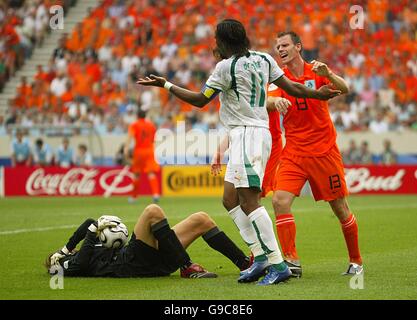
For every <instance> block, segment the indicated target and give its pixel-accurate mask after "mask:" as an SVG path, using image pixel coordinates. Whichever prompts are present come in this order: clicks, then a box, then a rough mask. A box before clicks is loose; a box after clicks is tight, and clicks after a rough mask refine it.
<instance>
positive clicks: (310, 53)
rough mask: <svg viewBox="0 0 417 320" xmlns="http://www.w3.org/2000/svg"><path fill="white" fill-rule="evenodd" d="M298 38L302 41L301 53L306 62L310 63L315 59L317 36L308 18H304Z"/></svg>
mask: <svg viewBox="0 0 417 320" xmlns="http://www.w3.org/2000/svg"><path fill="white" fill-rule="evenodd" d="M300 37H301V39H303V53H304V58H305V60H306V61H308V62H310V61H312V60H315V59H317V56H318V48H317V43H316V41H317V40H316V39H317V34H316V29H315V27H314V25H313V23H312V22H311V20H310V16H308V15H307V16H305V17H304V23H303V25H302V26H301V28H300Z"/></svg>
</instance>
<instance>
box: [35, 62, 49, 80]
mask: <svg viewBox="0 0 417 320" xmlns="http://www.w3.org/2000/svg"><path fill="white" fill-rule="evenodd" d="M36 70H37V72H36V75H35V80H40V81H45V82H46V81H47V79H48V74H47V73H46V72H45V71H44V70H43V67H42V65H40V64H38V65H37V67H36Z"/></svg>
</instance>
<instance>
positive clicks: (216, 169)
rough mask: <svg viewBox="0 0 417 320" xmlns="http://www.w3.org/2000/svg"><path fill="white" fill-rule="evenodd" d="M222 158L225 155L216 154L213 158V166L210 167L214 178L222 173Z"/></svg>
mask: <svg viewBox="0 0 417 320" xmlns="http://www.w3.org/2000/svg"><path fill="white" fill-rule="evenodd" d="M222 158H223V155H222V154H221V153H220V152H218V151H217V152H216V153H215V154H214V156H213V159H212V160H211V165H210V169H211V174H212V175H213V176H217V175H219V174H220V173H221V172H222V163H221V162H222Z"/></svg>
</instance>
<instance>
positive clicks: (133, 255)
mask: <svg viewBox="0 0 417 320" xmlns="http://www.w3.org/2000/svg"><path fill="white" fill-rule="evenodd" d="M123 251H124V252H123V254H122V255H123V264H122V265H120V266H119V268H118V271H117V273H118V275H119V276H121V277H161V276H168V275H170V274H171V273H173V272H175V271H176V270H178V268H179V267H180V266H179V265H178V262H177V261H170V260H169V259H168V258H167V257H166V256H165V255H164V254H163V252H161V251H159V250H157V249H155V248H153V247H151V246H149V245H147V244H146V243H145V242H143V241H141V240H138V239H136V236H135V234H134V233H133V234H132V237H131V238H130V241H129V243H128V245H127V246H126V247H125V248H124V249H123Z"/></svg>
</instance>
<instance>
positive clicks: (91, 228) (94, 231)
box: [88, 222, 98, 233]
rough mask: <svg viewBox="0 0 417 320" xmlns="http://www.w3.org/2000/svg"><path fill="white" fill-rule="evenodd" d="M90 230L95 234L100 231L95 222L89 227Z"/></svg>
mask: <svg viewBox="0 0 417 320" xmlns="http://www.w3.org/2000/svg"><path fill="white" fill-rule="evenodd" d="M88 230H89V231H91V232H93V233H97V230H98V229H97V223H96V222H94V223H92V224H90V226H89V227H88Z"/></svg>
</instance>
